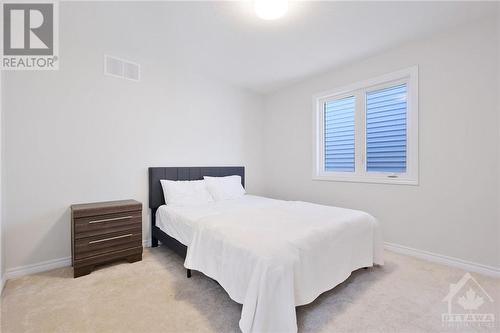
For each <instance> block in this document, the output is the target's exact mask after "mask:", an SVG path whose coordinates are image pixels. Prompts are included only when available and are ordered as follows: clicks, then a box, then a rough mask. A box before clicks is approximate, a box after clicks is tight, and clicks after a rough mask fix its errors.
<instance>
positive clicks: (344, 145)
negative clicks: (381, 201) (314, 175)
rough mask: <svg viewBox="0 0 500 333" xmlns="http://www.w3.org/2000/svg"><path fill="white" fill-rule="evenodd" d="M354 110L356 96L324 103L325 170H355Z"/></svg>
mask: <svg viewBox="0 0 500 333" xmlns="http://www.w3.org/2000/svg"><path fill="white" fill-rule="evenodd" d="M354 110H355V99H354V96H350V97H346V98H342V99H337V100H333V101H327V102H325V103H324V118H323V119H324V149H325V151H324V163H325V165H324V168H325V171H340V172H353V171H354V167H355V164H354V163H355V162H354V161H355V160H354Z"/></svg>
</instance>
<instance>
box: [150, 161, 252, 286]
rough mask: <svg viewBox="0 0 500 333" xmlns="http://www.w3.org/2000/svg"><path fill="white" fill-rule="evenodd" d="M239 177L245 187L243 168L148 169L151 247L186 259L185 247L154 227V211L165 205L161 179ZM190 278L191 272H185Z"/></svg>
mask: <svg viewBox="0 0 500 333" xmlns="http://www.w3.org/2000/svg"><path fill="white" fill-rule="evenodd" d="M232 175H239V176H241V185H243V187H245V167H242V166H237V167H150V168H149V208H150V209H151V247H157V246H158V241H160V242H161V243H162V244H163V245H166V246H167V247H169V248H170V249H172V250H173V251H174V252H176V253H177V254H179V255H180V256H181V257H182V258H186V252H187V246H186V245H184V244H182V243H181V242H179V241H178V240H176V239H175V238H173V237H171V236H169V235H168V234H167V233H165V232H164V231H162V230H161V229H160V228H158V227H157V226H156V210H157V209H158V207H160V206H161V205H164V204H165V198H164V197H163V189H162V187H161V184H160V180H161V179H168V180H198V179H203V176H212V177H224V176H232ZM187 277H188V278H189V277H191V270H189V269H188V270H187Z"/></svg>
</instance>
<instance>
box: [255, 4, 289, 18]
mask: <svg viewBox="0 0 500 333" xmlns="http://www.w3.org/2000/svg"><path fill="white" fill-rule="evenodd" d="M254 9H255V14H257V16H258V17H259V18H261V19H263V20H276V19H279V18H280V17H282V16H283V15H285V14H286V12H287V10H288V1H287V0H255V1H254Z"/></svg>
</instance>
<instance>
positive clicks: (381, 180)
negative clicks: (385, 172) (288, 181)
mask: <svg viewBox="0 0 500 333" xmlns="http://www.w3.org/2000/svg"><path fill="white" fill-rule="evenodd" d="M312 179H313V180H322V181H330V182H351V183H376V184H395V185H418V179H413V178H408V177H398V178H390V177H359V176H341V175H314V176H313V177H312Z"/></svg>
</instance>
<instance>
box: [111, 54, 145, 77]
mask: <svg viewBox="0 0 500 333" xmlns="http://www.w3.org/2000/svg"><path fill="white" fill-rule="evenodd" d="M140 70H141V68H140V66H139V64H137V63H135V62H132V61H129V60H124V59H120V58H117V57H113V56H109V55H105V56H104V75H108V76H114V77H117V78H120V79H126V80H132V81H139V78H140Z"/></svg>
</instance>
